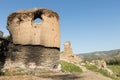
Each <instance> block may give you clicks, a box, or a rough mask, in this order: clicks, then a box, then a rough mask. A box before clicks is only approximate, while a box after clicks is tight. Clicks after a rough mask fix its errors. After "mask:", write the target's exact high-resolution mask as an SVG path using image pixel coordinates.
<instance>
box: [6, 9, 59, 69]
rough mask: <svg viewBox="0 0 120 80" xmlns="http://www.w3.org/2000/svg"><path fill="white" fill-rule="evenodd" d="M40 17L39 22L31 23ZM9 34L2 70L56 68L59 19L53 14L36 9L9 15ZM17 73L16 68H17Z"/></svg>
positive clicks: (49, 11)
mask: <svg viewBox="0 0 120 80" xmlns="http://www.w3.org/2000/svg"><path fill="white" fill-rule="evenodd" d="M37 18H40V19H41V20H42V21H41V23H35V22H34V20H35V19H37ZM7 29H8V30H9V32H10V39H9V43H8V44H7V46H8V50H7V53H5V54H6V56H5V57H6V59H5V64H4V69H11V68H14V69H16V68H24V69H29V68H31V66H32V68H48V69H57V67H58V65H59V57H60V56H59V55H60V54H59V53H60V29H59V16H58V14H57V13H56V12H54V11H51V10H48V9H43V8H35V9H31V10H20V11H17V12H14V13H12V14H10V15H9V16H8V21H7ZM16 70H17V69H16Z"/></svg>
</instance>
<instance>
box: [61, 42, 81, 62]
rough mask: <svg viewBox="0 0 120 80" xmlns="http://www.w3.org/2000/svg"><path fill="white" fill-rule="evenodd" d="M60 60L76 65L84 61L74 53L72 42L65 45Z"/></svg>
mask: <svg viewBox="0 0 120 80" xmlns="http://www.w3.org/2000/svg"><path fill="white" fill-rule="evenodd" d="M60 59H61V60H64V61H67V62H70V63H74V64H80V63H81V62H82V60H81V59H80V58H79V57H78V56H76V55H75V54H74V53H73V51H72V48H71V42H70V41H66V42H65V43H64V50H63V51H62V52H61V54H60Z"/></svg>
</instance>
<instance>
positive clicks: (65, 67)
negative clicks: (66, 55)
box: [60, 61, 82, 72]
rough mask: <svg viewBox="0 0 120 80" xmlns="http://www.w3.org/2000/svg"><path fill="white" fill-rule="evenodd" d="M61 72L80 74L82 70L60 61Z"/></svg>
mask: <svg viewBox="0 0 120 80" xmlns="http://www.w3.org/2000/svg"><path fill="white" fill-rule="evenodd" d="M60 64H61V67H62V71H63V72H82V69H81V68H80V67H79V66H76V65H75V64H72V63H68V62H66V61H60Z"/></svg>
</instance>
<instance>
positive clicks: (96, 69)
mask: <svg viewBox="0 0 120 80" xmlns="http://www.w3.org/2000/svg"><path fill="white" fill-rule="evenodd" d="M85 67H86V68H87V69H88V70H91V71H94V72H99V73H101V74H102V75H104V76H106V77H110V78H112V79H114V80H120V79H118V78H116V77H115V75H114V74H113V75H109V74H108V72H107V71H106V70H101V69H98V68H97V67H96V66H94V65H88V64H86V65H85ZM109 69H113V70H114V67H112V66H109ZM116 71H117V70H116ZM119 71H120V66H119Z"/></svg>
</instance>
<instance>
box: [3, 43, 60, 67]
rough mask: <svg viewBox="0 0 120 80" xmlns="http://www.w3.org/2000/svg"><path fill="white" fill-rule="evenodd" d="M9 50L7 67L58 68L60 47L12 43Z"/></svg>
mask: <svg viewBox="0 0 120 80" xmlns="http://www.w3.org/2000/svg"><path fill="white" fill-rule="evenodd" d="M8 52H9V53H8V54H7V56H6V58H7V60H6V64H5V66H6V67H7V68H18V67H19V68H48V69H56V68H57V66H58V64H59V54H60V53H59V48H50V47H44V46H35V45H34V46H23V45H12V47H11V49H9V51H8Z"/></svg>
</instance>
